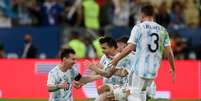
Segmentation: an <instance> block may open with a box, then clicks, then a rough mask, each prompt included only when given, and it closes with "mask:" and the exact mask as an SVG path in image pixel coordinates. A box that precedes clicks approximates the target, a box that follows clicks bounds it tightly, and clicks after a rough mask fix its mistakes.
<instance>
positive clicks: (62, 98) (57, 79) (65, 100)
mask: <svg viewBox="0 0 201 101" xmlns="http://www.w3.org/2000/svg"><path fill="white" fill-rule="evenodd" d="M77 75H78V71H77V68H76V67H75V65H74V66H73V67H72V69H70V70H68V71H67V72H62V71H61V70H60V69H59V66H56V67H54V68H53V69H52V70H51V71H50V72H49V74H48V80H47V85H50V84H60V83H61V82H64V81H67V83H68V89H59V90H57V91H55V92H50V97H49V101H73V97H72V87H73V80H74V78H75V77H76V76H77Z"/></svg>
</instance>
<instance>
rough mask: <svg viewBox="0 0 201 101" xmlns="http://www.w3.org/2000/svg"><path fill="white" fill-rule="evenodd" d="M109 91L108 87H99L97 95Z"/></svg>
mask: <svg viewBox="0 0 201 101" xmlns="http://www.w3.org/2000/svg"><path fill="white" fill-rule="evenodd" d="M110 91H111V89H110V87H109V86H108V85H101V86H99V87H98V94H102V93H104V92H110Z"/></svg>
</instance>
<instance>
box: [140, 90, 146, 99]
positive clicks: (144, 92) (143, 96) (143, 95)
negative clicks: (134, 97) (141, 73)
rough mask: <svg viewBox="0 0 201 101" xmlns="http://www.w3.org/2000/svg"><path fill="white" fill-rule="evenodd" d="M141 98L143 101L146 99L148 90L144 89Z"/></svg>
mask: <svg viewBox="0 0 201 101" xmlns="http://www.w3.org/2000/svg"><path fill="white" fill-rule="evenodd" d="M140 99H141V100H142V101H146V91H142V92H141V94H140Z"/></svg>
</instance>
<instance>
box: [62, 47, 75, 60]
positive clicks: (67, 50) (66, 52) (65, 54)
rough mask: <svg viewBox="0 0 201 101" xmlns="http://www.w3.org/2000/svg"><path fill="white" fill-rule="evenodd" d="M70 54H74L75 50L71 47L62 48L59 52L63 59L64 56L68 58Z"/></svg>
mask: <svg viewBox="0 0 201 101" xmlns="http://www.w3.org/2000/svg"><path fill="white" fill-rule="evenodd" d="M70 54H75V51H74V50H73V49H71V48H67V49H63V50H62V52H61V54H60V59H61V60H63V58H64V57H66V58H68V57H69V55H70Z"/></svg>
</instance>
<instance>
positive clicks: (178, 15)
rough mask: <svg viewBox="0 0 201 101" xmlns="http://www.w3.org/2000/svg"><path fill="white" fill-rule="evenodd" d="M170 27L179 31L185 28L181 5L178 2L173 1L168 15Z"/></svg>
mask: <svg viewBox="0 0 201 101" xmlns="http://www.w3.org/2000/svg"><path fill="white" fill-rule="evenodd" d="M170 27H171V28H173V29H181V28H184V27H185V20H184V14H183V5H182V4H181V3H180V2H179V1H174V2H173V3H172V8H171V13H170Z"/></svg>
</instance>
